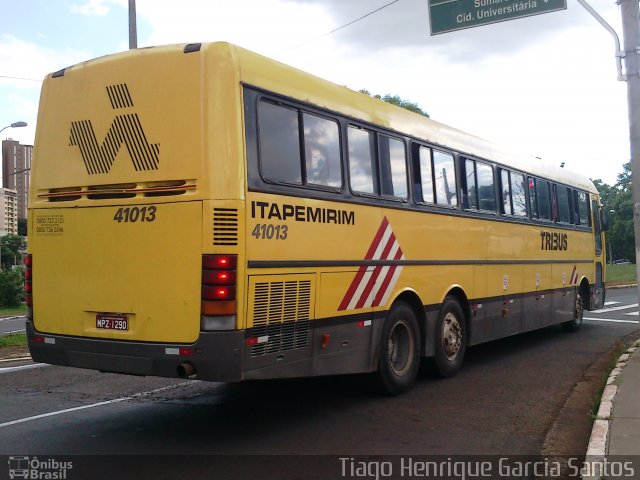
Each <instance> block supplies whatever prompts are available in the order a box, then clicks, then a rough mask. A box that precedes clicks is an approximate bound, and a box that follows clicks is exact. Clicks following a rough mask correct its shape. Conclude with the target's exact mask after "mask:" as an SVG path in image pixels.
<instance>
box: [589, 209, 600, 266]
mask: <svg viewBox="0 0 640 480" xmlns="http://www.w3.org/2000/svg"><path fill="white" fill-rule="evenodd" d="M591 206H592V209H593V236H594V240H595V254H596V257H599V256H600V255H602V229H601V225H600V209H599V208H598V201H597V200H592V201H591Z"/></svg>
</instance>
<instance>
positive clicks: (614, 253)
mask: <svg viewBox="0 0 640 480" xmlns="http://www.w3.org/2000/svg"><path fill="white" fill-rule="evenodd" d="M593 183H594V184H595V186H596V188H597V189H598V191H599V192H600V196H601V198H602V203H603V205H604V209H605V211H606V212H607V215H608V217H609V230H608V231H607V242H608V244H609V246H608V247H607V254H608V255H609V254H610V257H611V258H610V259H609V260H610V261H612V260H617V259H622V258H624V259H628V260H630V261H632V262H634V263H635V261H636V253H635V252H636V249H635V240H634V232H633V200H632V198H631V195H632V192H631V162H628V163H626V164H624V165H623V171H622V173H621V174H619V175H618V181H617V182H616V184H615V185H613V186H612V187H610V186H609V185H607V184H606V183H603V182H602V180H600V179H597V180H595V181H594V182H593Z"/></svg>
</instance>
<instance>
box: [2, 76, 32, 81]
mask: <svg viewBox="0 0 640 480" xmlns="http://www.w3.org/2000/svg"><path fill="white" fill-rule="evenodd" d="M0 78H6V79H9V80H25V81H28V82H41V81H42V80H37V79H35V78H24V77H12V76H10V75H0Z"/></svg>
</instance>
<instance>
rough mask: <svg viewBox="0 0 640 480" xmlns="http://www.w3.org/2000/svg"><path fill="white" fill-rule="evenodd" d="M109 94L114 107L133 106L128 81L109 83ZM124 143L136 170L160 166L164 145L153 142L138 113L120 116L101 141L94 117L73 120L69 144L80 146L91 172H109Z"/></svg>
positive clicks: (116, 108)
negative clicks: (92, 118) (98, 138)
mask: <svg viewBox="0 0 640 480" xmlns="http://www.w3.org/2000/svg"><path fill="white" fill-rule="evenodd" d="M107 95H108V97H109V101H110V102H111V108H113V109H114V110H123V109H128V108H131V107H133V99H132V98H131V94H130V92H129V87H128V86H127V84H126V83H122V84H119V85H109V86H108V87H107ZM123 143H124V144H125V146H126V147H127V151H128V152H129V157H131V162H132V163H133V167H134V168H135V169H136V171H141V170H157V169H158V163H159V162H160V144H159V143H149V141H148V140H147V136H146V134H145V133H144V129H143V128H142V124H141V123H140V118H139V117H138V114H137V113H123V114H121V115H116V116H115V118H114V119H113V122H112V123H111V127H109V131H108V132H107V135H106V137H105V138H104V140H103V141H102V143H100V144H99V143H98V140H97V139H96V134H95V131H94V129H93V125H92V123H91V120H80V121H78V122H71V132H70V137H69V146H72V147H75V146H77V147H78V148H79V149H80V155H81V156H82V160H83V161H84V165H85V167H86V168H87V173H89V175H94V174H98V173H109V171H110V170H111V166H112V165H113V162H114V160H115V159H116V155H118V151H119V150H120V147H121V146H122V144H123Z"/></svg>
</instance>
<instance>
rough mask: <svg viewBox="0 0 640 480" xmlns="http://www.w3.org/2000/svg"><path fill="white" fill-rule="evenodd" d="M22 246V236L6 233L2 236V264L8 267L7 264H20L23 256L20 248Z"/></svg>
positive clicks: (0, 259)
mask: <svg viewBox="0 0 640 480" xmlns="http://www.w3.org/2000/svg"><path fill="white" fill-rule="evenodd" d="M21 247H22V237H20V236H18V235H5V236H3V237H0V249H2V250H1V252H2V255H1V256H0V264H2V267H3V268H5V269H6V267H7V265H19V264H20V263H22V262H21V258H22V253H21V252H20V248H21Z"/></svg>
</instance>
